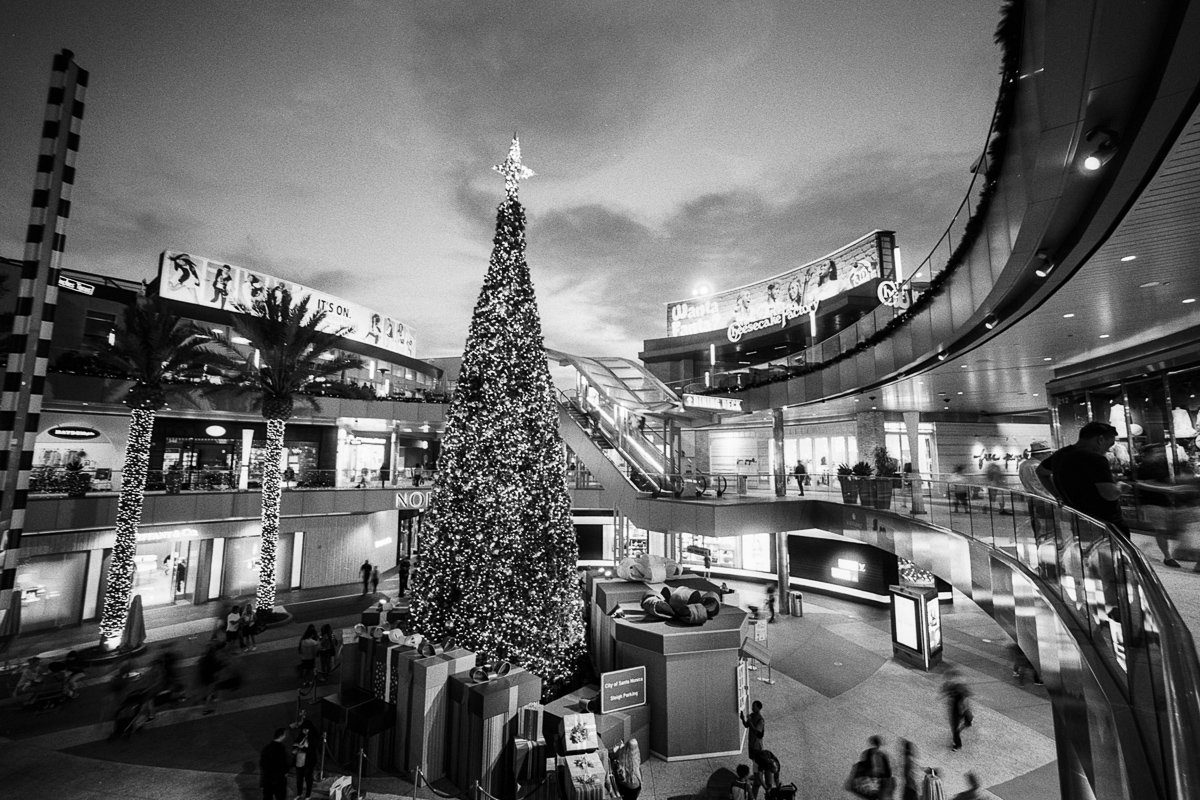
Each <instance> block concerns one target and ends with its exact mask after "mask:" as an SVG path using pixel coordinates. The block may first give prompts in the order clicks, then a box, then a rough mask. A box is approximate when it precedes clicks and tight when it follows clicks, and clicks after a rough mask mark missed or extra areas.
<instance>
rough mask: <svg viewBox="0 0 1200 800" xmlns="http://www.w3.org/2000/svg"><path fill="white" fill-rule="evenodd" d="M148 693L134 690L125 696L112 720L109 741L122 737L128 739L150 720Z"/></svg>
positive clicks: (142, 690) (144, 690)
mask: <svg viewBox="0 0 1200 800" xmlns="http://www.w3.org/2000/svg"><path fill="white" fill-rule="evenodd" d="M150 703H151V698H150V692H149V691H147V690H146V689H135V690H134V691H132V692H130V693H129V695H128V696H126V698H125V701H124V702H123V703H121V706H120V707H119V708H118V709H117V715H116V718H115V719H114V720H113V731H112V735H111V736H109V739H116V738H117V737H120V736H124V737H125V738H127V739H128V738H129V737H130V736H132V735H133V734H135V733H137V732H138V731H140V730H141V729H142V727H143V726H144V725H145V724H146V723H147V722H148V721H149V720H150Z"/></svg>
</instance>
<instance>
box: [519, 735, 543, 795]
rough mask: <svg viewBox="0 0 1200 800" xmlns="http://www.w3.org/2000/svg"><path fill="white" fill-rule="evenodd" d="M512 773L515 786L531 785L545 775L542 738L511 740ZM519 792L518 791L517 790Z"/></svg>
mask: <svg viewBox="0 0 1200 800" xmlns="http://www.w3.org/2000/svg"><path fill="white" fill-rule="evenodd" d="M513 775H514V776H516V779H517V786H518V787H521V786H525V787H528V786H531V785H533V784H535V783H538V782H539V781H541V780H542V778H543V777H545V775H546V742H545V740H543V739H540V738H539V739H523V738H521V737H519V736H518V737H517V738H516V739H515V740H513ZM517 794H518V795H520V794H521V792H520V791H518V792H517Z"/></svg>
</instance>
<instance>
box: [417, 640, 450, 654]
mask: <svg viewBox="0 0 1200 800" xmlns="http://www.w3.org/2000/svg"><path fill="white" fill-rule="evenodd" d="M417 649H418V650H420V651H421V657H422V658H429V657H430V656H439V655H441V654H442V653H444V652H446V651H447V650H453V649H454V637H452V636H451V637H448V638H447V639H446V640H445V641H443V642H442V643H441V644H435V643H433V642H430V641H428V640H426V641H424V642H421V646H420V647H418V648H417Z"/></svg>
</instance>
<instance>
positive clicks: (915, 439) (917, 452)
mask: <svg viewBox="0 0 1200 800" xmlns="http://www.w3.org/2000/svg"><path fill="white" fill-rule="evenodd" d="M920 423H921V412H920V411H905V412H904V432H905V433H906V434H907V435H908V453H909V457H910V458H911V459H912V475H911V476H910V479H911V480H912V489H911V490H910V491H911V492H912V513H914V514H924V513H925V497H924V490H923V488H922V481H921V461H920V457H921V436H920ZM901 466H902V467H903V465H901Z"/></svg>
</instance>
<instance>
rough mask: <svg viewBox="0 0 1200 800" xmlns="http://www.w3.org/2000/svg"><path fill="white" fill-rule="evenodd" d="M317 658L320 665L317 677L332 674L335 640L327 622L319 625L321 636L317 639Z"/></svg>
mask: <svg viewBox="0 0 1200 800" xmlns="http://www.w3.org/2000/svg"><path fill="white" fill-rule="evenodd" d="M318 642H319V646H318V648H317V658H318V659H320V661H319V662H318V663H319V664H320V666H321V669H320V672H318V673H317V677H318V678H320V679H321V680H325V679H326V678H328V677H329V676H330V675H332V674H333V661H334V658H336V657H337V645H338V643H337V640H335V639H334V638H333V627H332V626H331V625H330V624H329V623H328V622H327V623H325V624H324V625H322V626H321V636H320V638H319V639H318Z"/></svg>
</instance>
